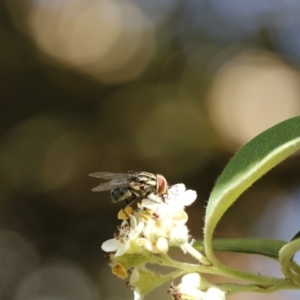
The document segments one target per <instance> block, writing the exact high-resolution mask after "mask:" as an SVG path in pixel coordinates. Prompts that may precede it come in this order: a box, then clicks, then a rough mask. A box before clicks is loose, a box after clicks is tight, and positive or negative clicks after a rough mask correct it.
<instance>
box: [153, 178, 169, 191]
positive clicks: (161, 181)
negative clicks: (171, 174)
mask: <svg viewBox="0 0 300 300" xmlns="http://www.w3.org/2000/svg"><path fill="white" fill-rule="evenodd" d="M156 176H157V192H158V194H159V195H163V194H166V193H167V190H168V183H167V180H166V178H165V177H164V176H162V175H160V174H157V175H156Z"/></svg>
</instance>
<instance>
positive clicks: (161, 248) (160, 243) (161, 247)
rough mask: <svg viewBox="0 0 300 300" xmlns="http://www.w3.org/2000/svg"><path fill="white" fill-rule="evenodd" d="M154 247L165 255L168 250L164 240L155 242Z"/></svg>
mask: <svg viewBox="0 0 300 300" xmlns="http://www.w3.org/2000/svg"><path fill="white" fill-rule="evenodd" d="M156 247H157V249H158V250H159V251H160V252H161V253H167V252H168V250H169V244H168V241H167V239H166V238H162V237H161V238H159V239H158V240H157V242H156Z"/></svg>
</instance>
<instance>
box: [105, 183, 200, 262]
mask: <svg viewBox="0 0 300 300" xmlns="http://www.w3.org/2000/svg"><path fill="white" fill-rule="evenodd" d="M196 197H197V194H196V192H195V191H192V190H186V189H185V186H184V184H177V185H174V186H172V187H171V188H170V189H169V191H168V193H167V194H166V195H165V196H164V198H163V199H162V198H161V196H157V195H155V194H150V195H149V196H148V197H147V198H146V199H143V200H142V201H141V203H139V205H138V207H139V209H138V210H136V211H134V212H132V213H131V214H128V217H129V220H123V222H122V224H121V226H120V227H119V233H118V234H115V237H114V238H113V239H110V240H108V241H106V242H104V243H103V245H102V249H103V250H104V251H106V252H114V253H115V255H114V256H115V257H117V256H121V255H123V254H133V253H139V254H141V253H142V252H144V251H145V250H147V251H149V252H151V253H167V252H168V250H169V247H170V246H179V247H182V248H183V249H184V246H185V244H186V243H188V242H189V233H188V229H187V227H186V225H185V224H186V222H187V220H188V215H187V214H186V212H185V211H184V208H185V206H187V205H190V204H192V203H193V202H194V201H195V199H196ZM126 213H128V210H126V211H125V214H126Z"/></svg>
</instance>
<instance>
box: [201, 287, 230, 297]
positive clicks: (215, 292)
mask: <svg viewBox="0 0 300 300" xmlns="http://www.w3.org/2000/svg"><path fill="white" fill-rule="evenodd" d="M225 296H226V295H225V292H224V291H222V290H220V289H219V288H218V287H216V286H213V287H210V288H209V289H208V290H207V291H206V293H205V295H204V298H203V300H225V299H226V298H225Z"/></svg>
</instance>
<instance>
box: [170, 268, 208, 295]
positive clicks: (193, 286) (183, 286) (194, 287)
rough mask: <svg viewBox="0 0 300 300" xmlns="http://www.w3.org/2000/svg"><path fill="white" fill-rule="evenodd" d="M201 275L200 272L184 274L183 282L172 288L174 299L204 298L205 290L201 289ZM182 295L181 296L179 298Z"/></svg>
mask: <svg viewBox="0 0 300 300" xmlns="http://www.w3.org/2000/svg"><path fill="white" fill-rule="evenodd" d="M200 286H201V277H200V275H199V274H198V273H190V274H187V275H184V276H183V277H182V279H181V283H180V284H179V285H178V286H177V287H173V288H172V294H173V295H174V297H173V298H174V299H182V300H203V299H204V295H205V292H203V291H201V290H200ZM179 297H180V298H179Z"/></svg>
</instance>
